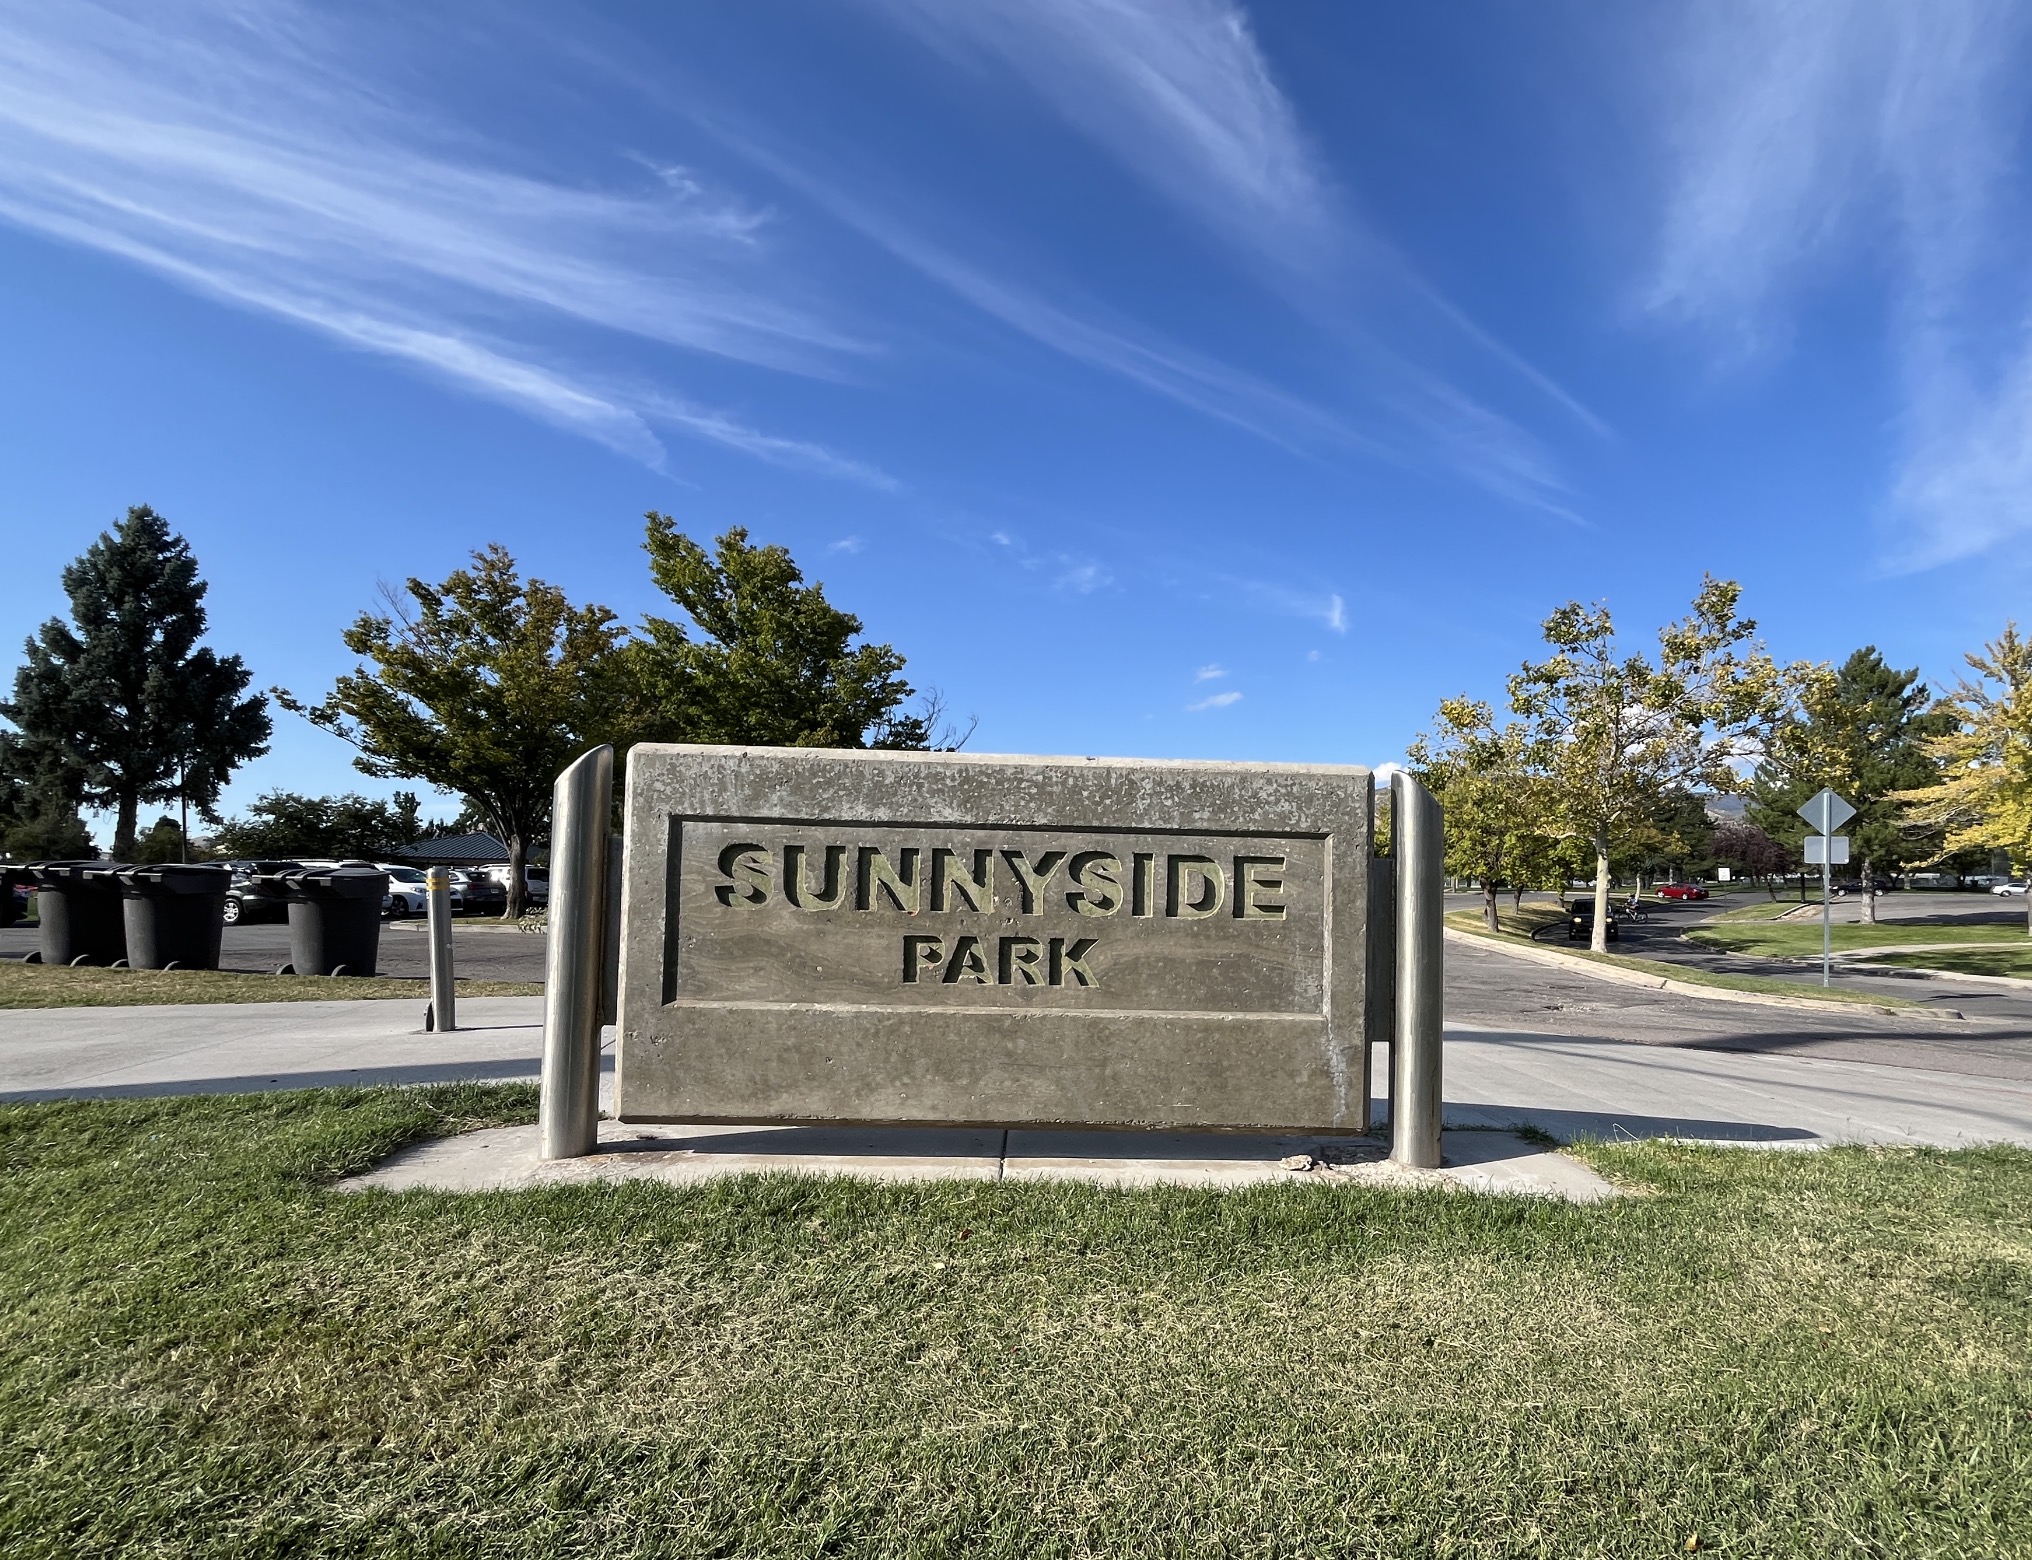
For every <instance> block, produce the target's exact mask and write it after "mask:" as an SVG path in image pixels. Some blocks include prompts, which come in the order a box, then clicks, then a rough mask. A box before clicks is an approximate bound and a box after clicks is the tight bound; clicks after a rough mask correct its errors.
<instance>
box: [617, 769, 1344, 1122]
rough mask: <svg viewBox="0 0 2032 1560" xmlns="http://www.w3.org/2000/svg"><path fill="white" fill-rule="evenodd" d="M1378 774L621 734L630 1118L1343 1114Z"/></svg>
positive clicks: (623, 1085)
mask: <svg viewBox="0 0 2032 1560" xmlns="http://www.w3.org/2000/svg"><path fill="white" fill-rule="evenodd" d="M1369 787H1370V779H1369V775H1368V772H1367V771H1365V770H1359V769H1338V768H1324V767H1310V766H1262V765H1217V764H1204V765H1196V764H1159V763H1132V762H1129V761H1096V760H1053V759H999V758H992V757H958V756H953V755H918V754H910V755H900V754H898V755H891V754H870V753H843V752H837V751H831V752H827V751H818V752H807V751H801V750H790V749H736V748H684V747H642V748H637V749H636V750H635V753H634V755H633V757H632V758H631V763H630V770H629V798H630V801H629V807H630V817H629V831H628V838H629V840H630V847H629V861H628V864H627V886H626V895H627V900H626V910H625V912H624V927H625V932H624V940H623V978H622V1010H621V1039H620V1060H619V1076H618V1102H619V1108H620V1114H621V1115H622V1116H623V1118H624V1119H635V1120H670V1119H684V1120H700V1121H709V1120H746V1121H884V1122H951V1123H1009V1124H1019V1123H1043V1122H1064V1123H1068V1124H1070V1123H1083V1124H1118V1125H1185V1124H1191V1125H1205V1126H1274V1127H1310V1128H1338V1129H1345V1128H1347V1127H1349V1126H1351V1125H1356V1124H1358V1122H1359V1118H1360V1116H1361V1112H1362V1108H1363V1103H1364V1102H1365V1100H1366V1097H1367V1092H1366V1091H1367V1074H1366V1060H1365V1059H1366V1050H1365V1047H1364V1045H1363V1041H1364V1014H1365V1003H1366V1001H1367V997H1368V987H1367V983H1366V980H1365V968H1364V965H1365V961H1364V958H1363V949H1364V947H1365V939H1366V934H1367V914H1368V891H1369V859H1370V843H1369V834H1370V812H1369V807H1370V790H1369Z"/></svg>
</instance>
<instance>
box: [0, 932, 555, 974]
mask: <svg viewBox="0 0 2032 1560" xmlns="http://www.w3.org/2000/svg"><path fill="white" fill-rule="evenodd" d="M453 925H454V927H455V934H454V935H455V941H454V942H453V945H452V957H453V962H454V963H455V964H456V965H457V967H458V972H459V974H461V975H463V976H466V977H468V978H469V979H473V980H542V979H543V971H544V961H545V960H546V958H547V957H548V950H549V947H550V939H549V938H548V937H547V936H546V935H545V934H544V933H542V932H525V931H522V930H520V929H519V928H516V927H502V926H490V925H488V924H487V923H486V922H484V921H457V922H454V923H453ZM424 927H425V923H424V922H423V921H421V920H410V921H384V922H382V923H381V954H380V961H379V962H380V973H381V974H383V975H396V976H405V977H412V978H415V979H418V980H422V979H424V978H426V977H427V976H428V975H429V974H430V938H429V934H428V933H427V932H426V931H425V929H424ZM35 945H36V931H35V928H34V927H32V926H28V927H22V926H10V927H7V928H5V929H4V930H0V958H10V959H18V958H20V957H22V956H23V955H24V954H26V953H28V952H30V951H31V950H32V949H33V948H34V947H35ZM288 962H289V927H288V926H287V925H286V924H285V923H284V922H281V921H254V922H250V923H248V924H246V925H244V926H229V927H227V928H226V931H225V936H224V937H223V938H222V939H221V941H220V954H219V967H220V968H221V969H226V970H242V971H246V972H248V973H250V974H256V975H268V974H273V973H274V972H275V971H276V970H277V969H279V968H280V967H281V966H282V965H285V964H287V963H288Z"/></svg>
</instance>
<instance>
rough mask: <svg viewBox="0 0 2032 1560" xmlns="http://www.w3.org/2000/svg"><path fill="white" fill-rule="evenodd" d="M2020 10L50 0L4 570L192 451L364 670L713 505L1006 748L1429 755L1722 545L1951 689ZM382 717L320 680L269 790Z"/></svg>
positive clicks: (198, 530) (308, 613)
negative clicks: (478, 594)
mask: <svg viewBox="0 0 2032 1560" xmlns="http://www.w3.org/2000/svg"><path fill="white" fill-rule="evenodd" d="M2028 28H2032V12H2027V11H2026V10H2024V8H2022V7H2016V6H2012V5H2008V4H2002V3H1997V4H1988V3H1977V0H1936V3H1934V4H1931V5H1928V6H1924V7H1914V6H1911V5H1908V4H1900V3H1893V0H1884V3H1861V0H1859V3H1854V4H1822V5H1814V4H1791V5H1780V4H1775V3H1766V4H1753V5H1735V4H1728V3H1720V0H1703V3H1699V4H1685V5H1662V4H1661V5H1643V6H1627V7H1603V6H1597V5H1582V4H1577V3H1576V4H1560V3H1549V4H1523V3H1516V0H1512V3H1506V4H1472V3H1466V4H1461V5H1450V6H1443V7H1441V6H1399V7H1381V6H1350V5H1346V4H1336V3H1330V0H1329V3H1317V4H1314V3H1306V0H1288V3H1280V4H1274V5H1272V4H1258V5H1254V6H1249V7H1244V6H1241V5H1237V4H1232V3H1228V0H966V3H960V0H827V3H824V4H819V3H815V0H805V3H791V0H744V3H743V4H742V5H740V6H693V7H661V8H649V7H618V6H615V7H605V8H589V9H583V10H577V11H574V10H572V9H571V8H569V7H567V6H563V5H544V6H529V7H520V8H518V7H515V6H512V5H505V4H489V5H485V6H480V5H464V6H462V5H458V4H445V5H439V6H432V7H415V6H400V7H398V6H394V5H387V6H375V5H371V4H370V5H360V6H348V7H312V6H297V5H292V4H286V3H272V0H237V3H235V4H232V5H224V4H221V5H211V6H202V5H188V4H182V3H179V0H151V3H150V4H148V5H145V6H143V5H138V4H137V5H133V6H131V7H125V6H99V5H94V4H90V3H86V0H68V3H66V4H64V5H62V6H49V5H36V4H30V3H16V0H0V343H4V351H0V534H4V537H5V539H6V545H5V554H4V556H5V558H6V562H7V567H6V569H5V571H4V574H0V620H4V622H5V623H7V624H10V625H12V631H13V638H14V640H15V642H16V643H18V640H19V638H20V637H21V636H23V635H25V634H26V633H27V632H28V631H29V630H30V629H31V628H32V627H33V625H34V624H35V623H36V622H37V621H39V620H40V619H42V618H43V617H46V616H48V615H49V614H50V613H52V612H54V611H58V610H60V609H61V607H62V605H63V602H62V596H61V592H60V589H59V586H58V574H59V571H60V569H61V567H62V565H63V563H64V562H65V561H66V560H68V559H69V558H71V557H73V556H75V555H76V554H77V553H78V552H79V551H81V550H82V549H83V548H84V547H85V546H86V545H87V544H88V543H89V542H90V540H91V539H92V537H93V536H94V535H95V534H97V532H98V531H99V530H101V529H102V528H104V527H105V526H106V525H108V524H110V523H111V522H112V521H114V520H115V519H117V518H118V516H119V515H120V514H121V513H122V512H124V509H125V507H126V506H127V505H128V504H131V503H139V502H148V503H152V504H154V505H155V506H156V507H157V508H158V509H160V510H162V511H163V512H164V513H165V514H166V515H167V516H168V517H169V518H170V520H171V522H172V523H173V524H174V525H176V526H177V527H178V528H179V529H180V530H182V531H183V532H184V533H185V534H186V535H187V536H188V537H189V538H190V539H191V541H192V543H193V545H194V546H195V548H196V549H197V552H198V555H199V558H200V561H201V564H202V566H203V569H204V572H205V573H206V575H207V577H208V578H209V579H210V580H211V582H212V594H211V607H212V614H213V629H214V632H213V640H214V642H215V643H216V644H218V645H219V646H220V647H222V648H225V649H230V650H235V651H238V652H239V653H241V654H242V655H244V656H245V657H246V658H247V660H248V661H249V663H250V664H251V665H252V667H253V668H254V672H255V676H256V678H257V680H258V682H259V683H260V684H262V685H269V684H280V685H283V686H285V687H288V688H290V689H292V690H294V691H296V692H298V693H300V694H305V695H315V694H318V693H321V692H323V691H324V689H325V688H327V687H328V686H329V684H330V680H331V678H332V677H333V676H334V675H335V674H336V673H338V672H340V671H342V670H345V669H346V668H347V666H348V665H349V664H350V662H349V658H348V657H347V656H346V654H345V652H344V650H343V647H342V646H341V645H340V643H339V634H340V632H341V630H342V629H343V627H344V626H345V625H346V623H347V622H348V621H350V619H351V618H352V616H353V615H354V614H356V613H357V612H358V611H360V610H361V609H363V608H366V607H369V606H372V605H374V604H375V601H376V591H377V586H378V583H379V582H381V581H394V582H399V581H400V580H401V579H403V578H405V577H407V576H410V575H421V576H423V577H425V578H441V577H442V576H443V575H444V574H445V573H447V572H449V571H450V570H451V569H453V568H455V567H457V566H458V565H459V564H460V562H461V561H462V560H463V558H464V555H465V554H466V553H467V552H468V551H470V550H471V549H473V548H475V547H478V546H481V545H483V544H485V543H487V542H491V541H500V542H503V543H505V544H507V546H508V547H509V548H510V549H511V550H512V551H513V552H514V553H515V554H516V555H517V557H518V558H519V559H520V560H521V561H522V563H523V564H524V566H525V567H526V568H527V569H528V570H529V571H531V572H533V573H535V574H537V575H540V576H542V577H544V578H546V579H550V580H553V581H555V582H557V583H559V584H560V585H562V586H564V587H565V588H566V589H567V590H568V591H569V592H570V593H571V594H572V595H573V596H574V597H575V598H576V599H581V600H584V599H592V600H598V601H601V602H604V603H606V604H607V605H609V606H611V607H613V608H614V609H615V610H616V611H618V612H620V613H621V614H622V615H623V616H624V617H627V618H631V619H632V618H639V617H640V616H641V615H642V614H643V613H644V612H647V611H653V610H655V609H656V607H657V598H656V597H655V595H654V592H653V590H652V589H651V587H650V586H649V583H648V580H647V576H646V572H645V570H644V568H643V565H642V558H641V553H640V550H639V544H640V540H641V522H640V518H639V517H640V515H641V512H642V511H643V510H645V509H650V508H656V509H661V510H665V511H668V512H669V513H671V514H673V515H675V516H677V517H678V518H679V520H680V521H681V522H682V523H683V524H684V525H685V526H686V527H687V529H689V530H690V531H691V532H692V533H693V534H694V535H696V536H699V537H701V538H704V537H707V536H710V535H712V534H714V533H716V532H718V531H719V530H721V529H723V528H725V527H726V526H727V525H730V524H735V523H739V524H745V525H747V526H748V527H749V528H750V529H751V531H752V532H753V533H754V534H755V535H756V536H757V537H758V538H760V539H764V540H769V541H779V542H783V543H785V544H786V545H788V546H789V547H790V548H791V550H792V551H793V553H794V554H795V555H796V556H797V557H798V559H799V560H800V561H801V562H802V563H803V564H804V565H805V566H806V569H807V572H808V573H810V574H812V575H816V576H817V577H819V578H822V579H823V580H824V581H825V583H826V586H827V588H828V591H829V592H830V593H831V594H832V596H833V598H834V599H835V600H836V601H837V602H839V603H840V604H842V605H844V606H847V607H848V608H850V609H852V610H854V611H856V612H858V613H859V614H861V616H862V617H863V618H864V619H865V620H866V622H867V625H868V628H869V631H870V633H871V634H872V635H873V636H874V637H876V638H879V639H884V640H888V641H890V642H892V643H894V644H895V645H896V647H897V648H898V649H900V650H901V651H903V653H904V654H905V655H907V656H908V657H909V659H910V672H911V675H912V676H913V678H914V679H916V680H917V681H918V682H919V683H920V684H935V685H937V686H938V687H940V688H941V689H943V690H944V692H945V694H946V696H947V698H948V699H949V701H950V703H951V704H952V706H953V707H954V709H955V710H957V711H958V712H960V713H961V714H962V715H965V714H968V713H972V714H977V715H978V716H979V718H980V725H979V729H978V731H977V733H976V736H975V738H974V741H973V746H974V747H976V748H977V749H980V750H982V751H994V752H1046V753H1116V754H1148V755H1167V756H1187V757H1208V758H1263V759H1289V760H1313V761H1334V762H1369V763H1373V762H1378V761H1381V760H1384V759H1388V758H1391V757H1394V756H1397V755H1398V754H1400V753H1401V751H1402V749H1403V746H1404V744H1405V742H1406V741H1407V740H1408V739H1409V738H1410V737H1411V735H1412V734H1413V733H1414V732H1416V731H1417V730H1418V729H1420V727H1421V726H1422V725H1423V724H1424V723H1425V722H1426V721H1427V719H1428V718H1429V716H1430V714H1431V712H1432V710H1433V708H1434V706H1435V705H1436V704H1437V702H1438V701H1439V699H1440V698H1442V697H1443V696H1446V695H1449V694H1452V693H1455V692H1459V691H1463V690H1465V691H1469V692H1472V693H1475V694H1478V695H1482V696H1485V697H1495V696H1498V695H1499V694H1500V692H1501V687H1502V679H1503V677H1504V675H1505V674H1506V673H1507V672H1508V671H1509V670H1510V669H1511V668H1512V667H1514V666H1515V664H1516V663H1517V662H1518V661H1520V660H1521V659H1523V658H1524V657H1525V656H1527V655H1529V654H1531V653H1532V650H1533V645H1534V643H1535V637H1536V628H1537V624H1538V623H1539V621H1540V620H1541V619H1542V618H1543V617H1544V615H1545V614H1546V613H1547V612H1548V611H1549V610H1550V609H1551V608H1552V607H1554V606H1556V605H1557V604H1558V603H1559V602H1561V601H1563V600H1565V599H1568V598H1570V597H1579V598H1583V599H1588V600H1596V599H1605V600H1607V601H1608V602H1609V604H1610V605H1611V607H1612V608H1613V609H1614V610H1615V612H1616V614H1617V617H1618V621H1619V623H1620V624H1622V625H1623V626H1624V628H1625V629H1626V631H1627V630H1636V631H1640V632H1642V633H1644V634H1646V635H1648V634H1649V632H1650V631H1651V630H1652V629H1653V628H1655V626H1656V625H1657V624H1658V623H1660V622H1662V621H1664V620H1665V619H1666V618H1668V617H1670V616H1672V615H1675V614H1676V613H1678V612H1680V611H1682V610H1683V609H1684V606H1685V603H1686V601H1687V600H1688V598H1689V597H1690V595H1691V594H1692V592H1693V590H1694V589H1695V587H1696V586H1697V584H1698V582H1699V580H1700V576H1701V573H1702V571H1703V570H1710V571H1713V572H1714V573H1717V574H1720V575H1726V576H1733V577H1736V578H1739V579H1741V580H1742V581H1743V582H1744V585H1745V588H1746V597H1747V607H1748V609H1749V610H1750V611H1751V612H1752V613H1753V614H1754V615H1755V616H1756V617H1758V618H1759V620H1760V621H1761V623H1762V625H1763V629H1764V633H1765V635H1766V638H1767V640H1768V642H1769V645H1770V648H1771V649H1772V650H1773V652H1774V653H1776V654H1777V655H1779V656H1780V657H1781V658H1784V659H1793V658H1811V659H1838V658H1839V657H1841V656H1842V655H1844V654H1846V653H1847V652H1848V651H1849V650H1851V649H1853V648H1854V647H1855V646H1856V645H1858V644H1860V643H1863V642H1866V641H1874V642H1876V643H1877V644H1879V645H1881V646H1882V647H1883V648H1884V649H1885V651H1886V652H1887V654H1889V655H1890V656H1891V657H1892V658H1893V659H1894V660H1895V661H1897V662H1898V663H1899V664H1917V665H1920V666H1921V667H1923V668H1924V670H1925V671H1926V673H1927V674H1928V676H1929V677H1931V678H1932V679H1933V680H1934V682H1935V684H1936V686H1938V685H1939V684H1940V683H1941V682H1942V681H1943V680H1944V679H1951V678H1952V677H1953V676H1954V675H1955V674H1956V672H1957V671H1958V669H1959V657H1960V654H1961V652H1962V651H1963V650H1966V649H1970V648H1974V647H1975V646H1976V645H1978V644H1980V643H1981V642H1982V641H1983V640H1985V639H1987V638H1990V637H1992V636H1994V634H1995V633H1996V631H1997V630H1998V629H2000V628H2001V627H2002V625H2003V623H2004V621H2005V619H2006V617H2008V616H2010V615H2011V614H2012V613H2014V612H2017V611H2019V610H2020V603H2021V602H2022V601H2023V599H2024V596H2025V588H2026V584H2027V580H2028V576H2032V568H2028V562H2032V335H2028V320H2032V313H2028V305H2032V269H2028V267H2027V265H2026V263H2025V262H2026V259H2027V256H2028V252H2032V244H2028V240H2032V223H2028V217H2032V213H2028V210H2027V200H2026V192H2027V191H2028V190H2032V182H2028V179H2027V176H2026V175H2027V169H2026V155H2025V146H2024V131H2025V128H2026V125H2025V120H2026V115H2027V111H2028V105H2032V99H2028V98H2027V97H2026V95H2025V94H2024V93H2023V92H2022V91H2017V90H2014V86H2015V84H2016V83H2017V82H2018V81H2020V80H2022V79H2023V77H2024V74H2025V70H2026V66H2027V63H2028V59H2027V56H2028V48H2027V44H2028V37H2027V33H2028ZM2021 615H2022V614H2021ZM11 648H12V647H11V646H10V649H11ZM12 660H13V657H12V656H11V655H10V657H9V658H8V661H9V664H11V662H12ZM348 757H349V755H348V752H347V750H346V749H345V748H344V747H343V746H341V745H340V744H338V743H337V742H335V741H334V740H332V739H330V738H328V737H325V736H322V735H320V734H318V733H316V732H314V731H311V730H309V729H308V728H306V727H304V726H303V725H302V724H301V723H300V722H295V721H293V719H292V718H291V717H288V716H284V715H280V714H278V727H277V740H276V744H275V751H274V753H273V755H272V756H271V757H269V758H267V759H264V760H261V761H259V762H257V763H255V764H253V765H251V766H249V768H247V769H246V770H244V771H243V772H242V775H241V777H240V778H239V779H238V780H237V781H236V782H235V785H234V787H233V788H232V790H231V791H230V792H229V793H228V803H229V805H242V804H244V803H245V802H246V801H248V800H250V799H251V798H252V797H253V796H254V795H255V794H257V793H258V792H259V791H261V790H265V789H268V788H270V787H274V786H282V787H288V788H292V789H301V790H312V791H319V790H331V789H341V788H348V787H354V786H359V787H361V788H364V789H367V790H369V791H386V790H388V789H391V787H389V786H387V785H382V784H376V783H371V782H365V781H363V780H362V779H361V777H359V776H357V775H355V774H353V773H352V771H351V770H350V768H349V767H348V762H347V760H348Z"/></svg>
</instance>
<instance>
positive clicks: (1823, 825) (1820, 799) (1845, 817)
mask: <svg viewBox="0 0 2032 1560" xmlns="http://www.w3.org/2000/svg"><path fill="white" fill-rule="evenodd" d="M1855 815H1856V810H1855V808H1853V807H1851V806H1850V805H1849V804H1848V802H1847V801H1846V800H1845V799H1844V798H1842V797H1840V796H1837V795H1836V794H1835V793H1834V792H1833V791H1831V790H1828V789H1827V788H1826V787H1825V786H1823V787H1822V788H1821V789H1820V790H1819V791H1818V792H1816V793H1815V794H1814V795H1813V796H1810V797H1808V798H1807V802H1806V805H1805V806H1804V807H1802V808H1800V809H1799V816H1800V817H1802V818H1804V819H1805V820H1806V821H1807V822H1808V823H1810V824H1812V825H1813V827H1814V829H1815V830H1816V831H1817V832H1819V833H1821V834H1832V833H1834V831H1835V830H1836V829H1839V828H1840V827H1841V826H1842V825H1843V824H1845V823H1847V822H1848V821H1849V819H1851V818H1853V817H1855Z"/></svg>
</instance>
